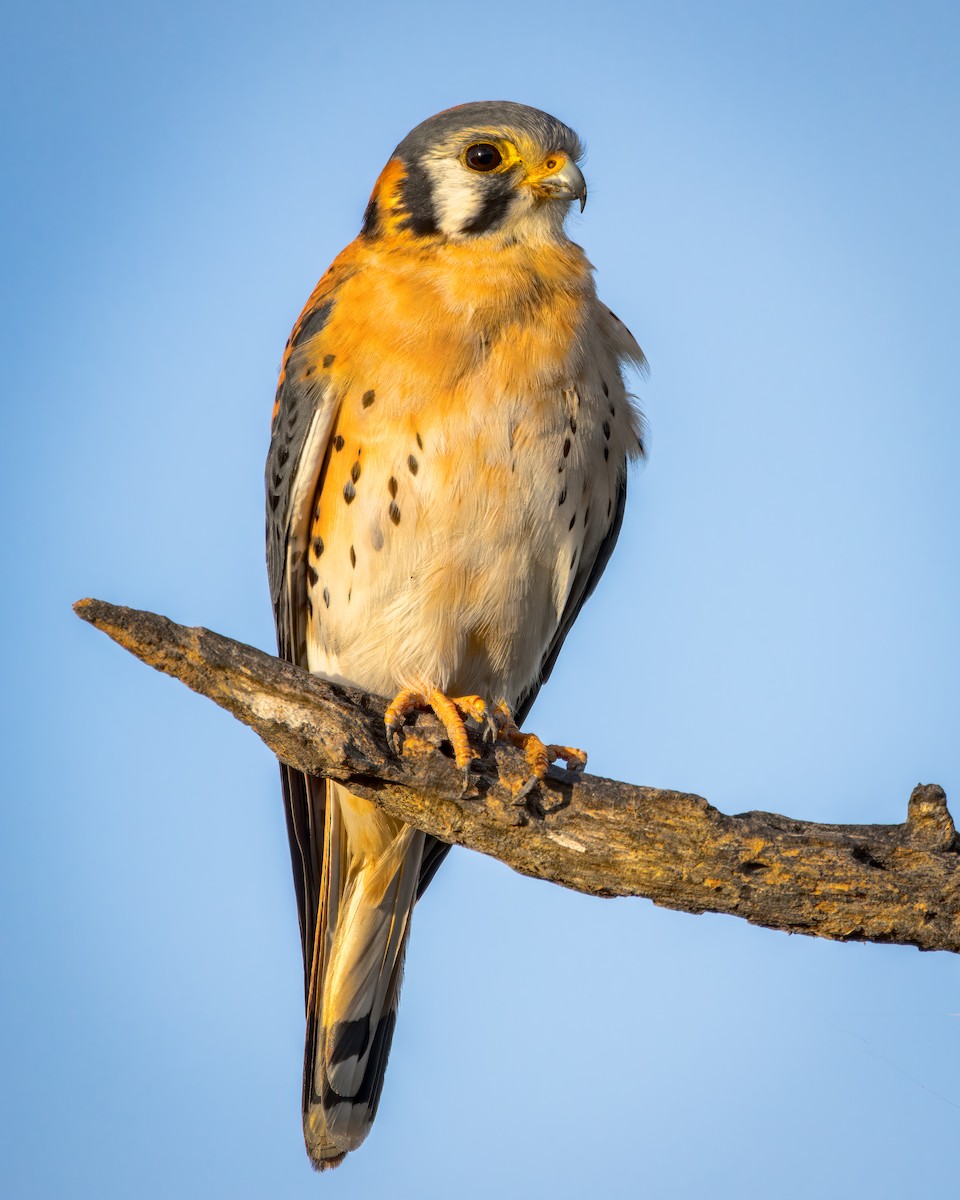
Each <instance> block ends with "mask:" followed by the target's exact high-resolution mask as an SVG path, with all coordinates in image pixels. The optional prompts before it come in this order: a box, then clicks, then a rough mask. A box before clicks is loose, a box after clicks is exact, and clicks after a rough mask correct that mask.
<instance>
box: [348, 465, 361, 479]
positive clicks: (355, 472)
mask: <svg viewBox="0 0 960 1200" xmlns="http://www.w3.org/2000/svg"><path fill="white" fill-rule="evenodd" d="M350 478H351V479H352V480H353V482H354V483H356V482H357V480H358V479H359V478H360V463H359V461H357V462H355V463H354V464H353V466H352V467H351V468H350Z"/></svg>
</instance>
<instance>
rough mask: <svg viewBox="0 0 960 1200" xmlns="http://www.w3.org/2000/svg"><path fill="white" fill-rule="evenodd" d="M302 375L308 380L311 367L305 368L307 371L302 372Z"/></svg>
mask: <svg viewBox="0 0 960 1200" xmlns="http://www.w3.org/2000/svg"><path fill="white" fill-rule="evenodd" d="M303 374H304V378H306V379H309V378H310V376H311V375H312V374H313V367H307V369H306V370H305V371H304V373H303Z"/></svg>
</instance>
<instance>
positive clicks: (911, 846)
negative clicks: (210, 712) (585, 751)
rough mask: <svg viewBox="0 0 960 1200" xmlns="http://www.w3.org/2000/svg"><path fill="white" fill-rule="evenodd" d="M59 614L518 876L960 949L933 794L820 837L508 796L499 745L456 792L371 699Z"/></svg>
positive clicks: (439, 756)
mask: <svg viewBox="0 0 960 1200" xmlns="http://www.w3.org/2000/svg"><path fill="white" fill-rule="evenodd" d="M74 607H75V610H76V612H77V615H78V616H80V617H82V618H83V619H84V620H85V621H89V622H90V623H91V624H92V625H95V626H96V627H97V628H98V629H101V630H103V631H104V632H105V633H107V634H109V635H110V637H112V638H113V639H114V640H115V641H117V642H119V643H120V645H121V646H124V647H125V648H126V649H127V650H130V651H131V652H132V653H133V654H136V655H137V656H138V657H139V658H141V659H143V661H144V662H146V663H148V664H149V665H150V666H152V667H156V668H157V669H158V670H160V671H164V672H166V673H167V674H168V675H175V676H176V677H177V678H178V679H180V680H182V681H183V682H184V683H185V684H187V686H188V687H190V688H192V689H193V690H194V691H197V692H201V693H202V694H203V695H205V696H209V697H210V699H211V700H214V701H215V702H216V703H217V704H219V705H221V707H223V708H226V709H227V710H228V711H229V712H231V713H233V715H234V716H235V717H237V718H238V720H240V721H242V722H243V723H244V724H246V725H249V726H250V728H251V729H253V730H254V731H255V732H256V733H257V734H258V735H259V736H260V737H261V738H262V740H263V741H264V742H265V743H266V744H267V745H268V746H269V747H270V749H271V750H272V751H273V752H274V753H275V754H276V755H277V756H278V757H279V758H281V759H282V760H283V761H284V762H286V763H289V764H290V765H291V766H294V767H298V768H300V769H301V770H304V771H308V772H310V773H312V774H315V775H326V776H331V777H333V778H334V779H338V780H340V781H342V782H343V783H347V784H349V785H350V789H351V791H353V792H356V793H357V794H358V795H361V796H365V797H367V798H368V799H370V800H373V801H375V802H376V803H377V804H379V805H381V806H382V807H383V808H384V809H385V810H386V811H387V812H389V813H392V814H393V815H394V816H397V817H401V818H402V819H403V820H404V821H407V822H409V823H410V824H411V825H416V826H418V827H419V828H420V829H423V830H425V831H426V832H428V833H431V834H433V835H434V836H436V837H439V838H441V839H443V840H444V841H447V842H455V843H457V844H459V845H463V846H467V847H469V848H470V849H472V850H480V851H482V852H483V853H484V854H490V855H492V856H493V857H494V858H499V859H500V860H501V861H502V862H505V863H507V864H508V865H509V866H511V867H513V868H514V869H515V870H517V871H520V872H522V873H523V874H525V875H532V876H535V877H537V878H540V879H547V880H551V881H552V882H554V883H560V884H563V885H564V886H565V887H569V888H573V889H574V890H576V891H580V892H587V893H590V894H592V895H597V896H646V897H647V898H648V899H650V900H653V901H654V903H656V904H660V905H663V906H664V907H666V908H674V909H679V910H681V911H684V912H691V913H700V912H718V913H730V914H732V915H734V916H738V917H743V918H745V919H746V920H748V921H751V922H752V923H754V924H756V925H764V926H766V927H768V928H770V929H783V930H787V931H789V932H791V933H806V934H812V935H816V936H818V937H826V938H834V939H837V940H840V941H846V940H855V941H871V942H895V943H900V944H905V945H912V946H917V947H919V948H920V949H922V950H953V951H960V838H958V837H957V833H956V830H955V829H954V825H953V821H952V820H951V817H950V814H949V812H948V811H947V804H946V798H945V796H944V793H943V790H942V789H941V788H940V787H938V786H937V785H936V784H926V785H921V786H918V787H917V788H915V789H914V792H913V794H912V796H911V797H910V802H909V806H908V811H907V820H906V822H905V823H904V824H902V825H820V824H815V823H814V822H811V821H795V820H791V819H790V818H788V817H782V816H777V815H776V814H774V813H765V812H749V813H742V814H740V815H738V816H726V815H724V814H723V813H721V812H719V811H718V810H717V809H715V808H713V807H712V805H710V804H708V803H707V801H706V800H704V799H702V798H701V797H700V796H693V795H688V794H685V793H683V792H674V791H665V790H661V789H658V788H649V787H638V786H633V785H628V784H625V783H616V782H614V781H612V780H609V779H601V778H598V777H595V776H590V775H574V774H571V773H569V772H567V771H563V770H560V769H554V770H551V772H550V774H549V776H548V777H547V779H546V781H545V782H544V783H543V784H541V785H539V786H537V787H535V788H534V789H533V790H532V791H529V792H528V794H526V795H523V796H521V792H524V791H526V790H527V789H526V788H525V787H524V785H525V784H526V783H527V782H528V777H529V771H528V770H527V768H526V764H525V761H524V758H523V755H522V754H521V753H520V751H518V750H516V749H515V748H513V747H512V746H508V745H504V744H501V743H498V744H497V745H496V746H494V747H486V748H483V753H482V756H481V757H480V758H479V759H478V760H477V761H476V763H475V764H474V770H473V772H472V774H471V777H470V784H469V787H467V788H466V789H464V782H463V778H462V776H461V774H460V772H459V771H458V770H457V768H456V766H455V764H454V762H453V758H452V754H451V751H450V746H449V743H447V742H446V741H445V740H444V733H443V730H442V727H441V726H440V725H439V723H438V722H437V721H436V720H435V719H434V718H433V717H432V716H430V715H418V716H417V717H416V719H415V720H414V721H412V722H411V723H410V724H409V725H408V727H407V729H406V730H405V734H406V736H405V739H404V743H403V753H402V756H400V757H397V756H396V755H395V754H394V753H393V752H392V750H391V749H390V748H389V746H388V744H387V739H386V735H385V732H384V727H383V711H384V705H383V702H382V701H381V700H379V699H377V698H375V697H371V696H366V695H362V694H360V693H357V692H350V691H347V690H344V689H341V688H338V687H334V686H332V685H330V684H327V683H324V682H323V681H322V680H320V679H317V678H315V677H314V676H312V675H310V674H308V673H307V672H306V671H303V670H300V669H299V668H297V667H293V666H291V665H290V664H288V663H284V662H281V661H280V660H279V659H276V658H273V657H271V656H270V655H267V654H264V653H263V652H262V651H260V650H255V649H253V648H252V647H250V646H245V645H243V644H241V643H239V642H234V641H231V640H230V639H229V638H224V637H221V636H220V635H219V634H216V633H211V632H210V631H209V630H206V629H188V628H185V627H184V626H182V625H176V624H174V623H173V622H172V621H169V620H167V619H166V618H165V617H161V616H157V615H155V614H153V613H147V612H139V611H137V610H135V609H129V608H120V607H117V606H115V605H111V604H107V603H105V602H103V601H100V600H81V601H78V603H77V604H76V605H75V606H74ZM476 745H477V748H478V749H481V748H482V747H481V746H480V743H479V742H477V743H476Z"/></svg>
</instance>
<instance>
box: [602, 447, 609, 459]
mask: <svg viewBox="0 0 960 1200" xmlns="http://www.w3.org/2000/svg"><path fill="white" fill-rule="evenodd" d="M603 461H604V462H609V461H610V447H609V446H604V448H603Z"/></svg>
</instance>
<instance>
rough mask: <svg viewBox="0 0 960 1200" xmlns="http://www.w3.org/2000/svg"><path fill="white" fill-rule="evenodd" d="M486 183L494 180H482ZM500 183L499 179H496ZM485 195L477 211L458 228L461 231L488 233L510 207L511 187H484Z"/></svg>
mask: <svg viewBox="0 0 960 1200" xmlns="http://www.w3.org/2000/svg"><path fill="white" fill-rule="evenodd" d="M483 182H484V183H485V184H486V183H488V182H489V183H490V184H492V183H494V180H492V179H491V180H489V181H487V180H484V181H483ZM496 182H497V183H501V181H500V180H496ZM504 182H505V181H504ZM483 191H484V192H485V195H484V197H483V203H482V204H481V205H480V209H479V211H478V212H476V213H474V215H473V216H472V217H471V218H470V220H469V221H468V222H467V223H466V225H464V226H463V228H462V229H461V230H460V232H461V233H488V232H489V231H490V230H491V229H495V228H496V227H497V226H498V225H499V224H500V223H501V221H502V220H503V218H504V217H505V216H506V213H507V209H508V208H509V207H510V197H511V194H512V191H513V189H512V187H510V186H509V185H507V186H506V187H489V188H488V187H484V188H483Z"/></svg>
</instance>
